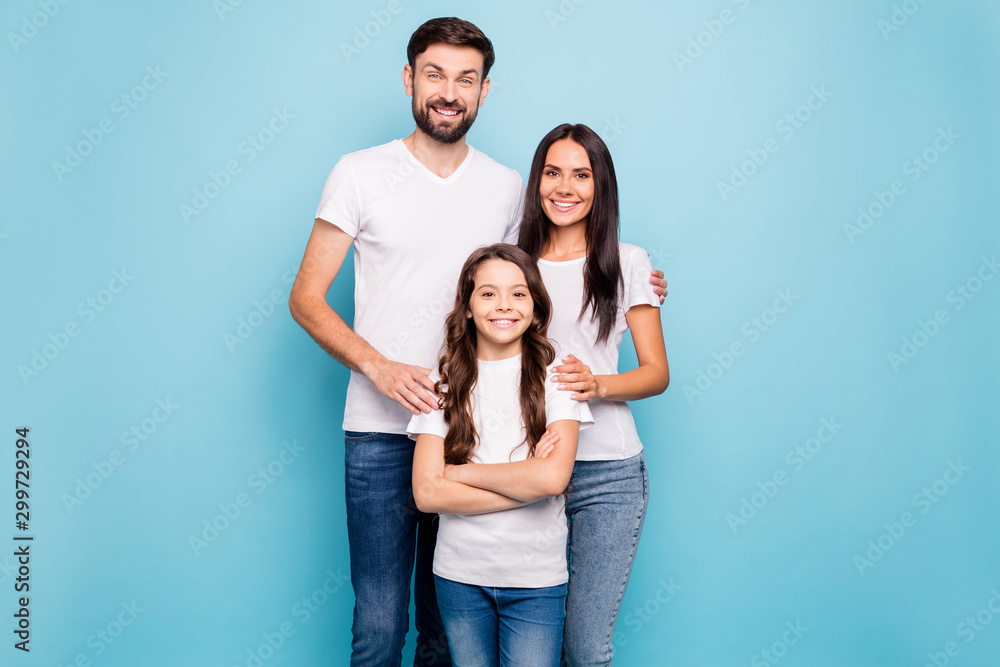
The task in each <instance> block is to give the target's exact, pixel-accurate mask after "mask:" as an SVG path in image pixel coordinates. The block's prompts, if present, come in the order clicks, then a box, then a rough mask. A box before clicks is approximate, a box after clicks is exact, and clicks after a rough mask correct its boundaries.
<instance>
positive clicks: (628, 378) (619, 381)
mask: <svg viewBox="0 0 1000 667" xmlns="http://www.w3.org/2000/svg"><path fill="white" fill-rule="evenodd" d="M594 379H595V380H596V381H597V397H598V398H603V399H604V400H606V401H638V400H640V399H643V398H649V397H650V396H658V395H659V394H662V393H663V392H664V390H665V389H666V388H667V385H669V384H670V371H669V369H668V367H667V365H666V364H659V363H656V362H649V363H646V364H643V365H641V366H639V367H638V368H634V369H632V370H630V371H626V372H625V373H616V374H614V375H595V376H594Z"/></svg>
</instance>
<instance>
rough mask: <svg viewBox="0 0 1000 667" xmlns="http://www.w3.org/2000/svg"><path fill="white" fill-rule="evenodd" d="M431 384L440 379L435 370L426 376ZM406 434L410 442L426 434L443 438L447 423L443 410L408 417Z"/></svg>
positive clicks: (446, 433)
mask: <svg viewBox="0 0 1000 667" xmlns="http://www.w3.org/2000/svg"><path fill="white" fill-rule="evenodd" d="M427 378H428V379H429V380H431V381H432V382H437V381H438V380H439V379H441V376H440V375H438V372H437V371H436V370H432V371H431V372H430V374H429V375H428V376H427ZM406 433H407V434H408V435H409V436H410V440H416V439H417V435H419V434H421V433H428V434H430V435H437V436H440V437H442V438H443V437H445V436H446V435H448V423H447V422H445V420H444V410H431V411H430V413H424V412H421V413H420V414H419V415H413V416H412V417H410V423H409V424H407V425H406Z"/></svg>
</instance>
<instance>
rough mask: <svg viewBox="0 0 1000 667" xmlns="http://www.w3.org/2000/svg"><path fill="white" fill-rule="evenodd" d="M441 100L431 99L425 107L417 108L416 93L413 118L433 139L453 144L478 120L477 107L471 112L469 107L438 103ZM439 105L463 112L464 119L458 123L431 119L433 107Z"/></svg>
mask: <svg viewBox="0 0 1000 667" xmlns="http://www.w3.org/2000/svg"><path fill="white" fill-rule="evenodd" d="M438 102H440V100H431V101H430V102H428V103H427V105H426V106H425V107H424V108H423V109H418V108H417V99H416V95H414V96H413V105H412V106H413V120H415V121H416V122H417V127H419V128H420V129H421V131H423V132H424V134H426V135H428V136H429V137H430V138H431V139H433V140H435V141H438V142H441V143H442V144H453V143H455V142H456V141H458V140H459V139H461V138H462V137H464V136H465V134H466V132H468V131H469V128H470V127H472V123H473V122H474V121H475V120H476V109H475V108H473V110H472V111H471V113H470V112H469V111H468V109H465V110H463V109H459V108H457V107H454V106H452V105H450V104H444V103H438ZM432 106H434V107H438V108H439V109H452V110H456V111H458V112H459V113H463V112H464V115H463V117H462V120H460V121H458V122H457V123H449V124H447V125H438V124H435V123H434V121H433V120H431V113H433V111H432V110H431V107H432Z"/></svg>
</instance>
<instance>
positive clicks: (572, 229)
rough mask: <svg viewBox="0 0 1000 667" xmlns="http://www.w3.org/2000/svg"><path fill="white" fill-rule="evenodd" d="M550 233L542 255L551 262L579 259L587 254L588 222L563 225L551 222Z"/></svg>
mask: <svg viewBox="0 0 1000 667" xmlns="http://www.w3.org/2000/svg"><path fill="white" fill-rule="evenodd" d="M548 232H549V235H548V238H547V239H546V240H545V247H544V248H543V250H542V254H541V255H540V257H541V259H545V260H548V261H550V262H565V261H568V260H571V259H579V258H580V257H583V256H584V255H586V254H587V222H586V221H585V220H581V221H580V222H577V223H574V224H572V225H568V226H565V227H561V226H559V225H553V224H551V223H549V230H548Z"/></svg>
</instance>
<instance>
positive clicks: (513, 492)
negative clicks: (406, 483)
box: [414, 419, 580, 503]
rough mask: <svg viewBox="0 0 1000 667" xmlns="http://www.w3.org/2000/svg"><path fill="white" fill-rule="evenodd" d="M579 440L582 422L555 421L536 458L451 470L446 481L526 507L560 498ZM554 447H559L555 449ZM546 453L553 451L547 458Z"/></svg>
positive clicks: (536, 450) (473, 465)
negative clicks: (504, 498)
mask: <svg viewBox="0 0 1000 667" xmlns="http://www.w3.org/2000/svg"><path fill="white" fill-rule="evenodd" d="M579 437H580V422H578V421H576V420H573V419H561V420H558V421H554V422H552V423H551V424H549V426H548V431H547V432H546V434H545V435H544V436H542V438H541V440H539V441H538V444H537V445H536V446H535V453H536V456H535V458H530V459H527V460H524V461H514V462H511V463H473V464H467V465H456V466H448V467H447V471H446V472H445V474H444V476H445V481H447V480H452V481H454V482H459V483H461V484H462V485H468V486H470V487H477V488H478V489H480V490H485V491H488V492H494V493H498V494H502V495H503V496H506V497H509V498H514V499H517V500H519V501H523V502H524V503H533V502H537V501H539V500H542V499H544V498H550V497H552V496H557V495H559V494H560V493H562V492H563V491H565V490H566V487H567V486H568V485H569V478H570V476H571V475H572V474H573V464H574V462H575V461H576V445H577V441H578V439H579ZM553 444H555V447H552V446H551V445H553ZM549 450H550V451H549ZM546 451H549V453H548V454H547V455H546V454H545V452H546ZM414 465H416V462H415V461H414ZM414 493H416V487H415V486H414Z"/></svg>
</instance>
